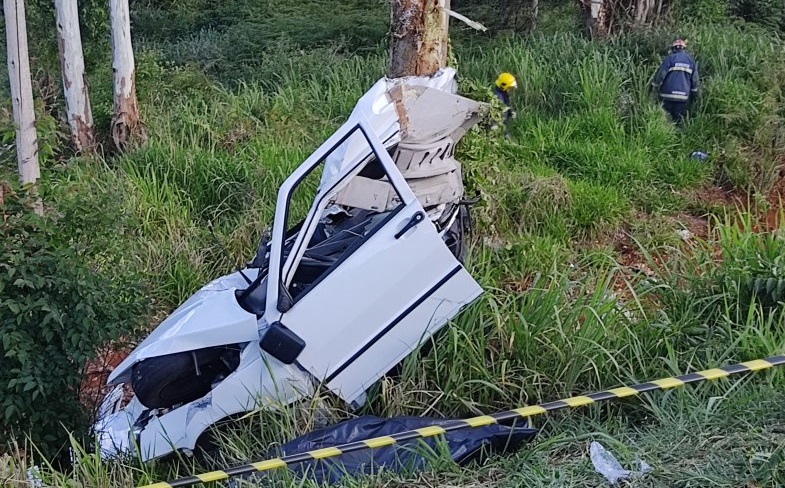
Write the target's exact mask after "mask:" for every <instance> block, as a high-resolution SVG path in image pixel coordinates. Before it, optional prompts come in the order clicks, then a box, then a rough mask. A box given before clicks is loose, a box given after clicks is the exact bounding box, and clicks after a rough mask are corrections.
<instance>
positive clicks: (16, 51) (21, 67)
mask: <svg viewBox="0 0 785 488" xmlns="http://www.w3.org/2000/svg"><path fill="white" fill-rule="evenodd" d="M3 14H4V16H5V31H6V39H7V41H6V42H7V44H8V78H9V81H10V84H11V99H12V103H13V109H14V124H15V125H16V158H17V164H18V167H19V177H20V179H21V181H22V184H23V185H27V184H32V185H35V183H36V181H38V178H40V177H41V170H40V168H39V166H38V135H37V133H36V130H35V110H34V109H33V87H32V84H31V82H30V60H29V58H28V53H27V27H26V25H25V4H24V0H3Z"/></svg>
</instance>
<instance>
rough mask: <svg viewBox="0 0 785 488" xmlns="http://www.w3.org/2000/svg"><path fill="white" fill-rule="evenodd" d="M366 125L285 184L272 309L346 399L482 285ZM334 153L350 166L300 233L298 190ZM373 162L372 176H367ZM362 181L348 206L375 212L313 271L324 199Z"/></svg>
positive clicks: (341, 136)
mask: <svg viewBox="0 0 785 488" xmlns="http://www.w3.org/2000/svg"><path fill="white" fill-rule="evenodd" d="M367 127H368V126H367V125H365V124H364V123H363V121H356V120H355V121H350V122H349V123H347V124H346V125H345V126H344V127H342V128H341V129H340V130H339V131H338V132H336V134H335V135H334V136H333V137H331V138H330V139H329V140H328V141H327V142H326V143H325V144H324V145H323V146H322V147H321V148H319V150H317V151H316V152H315V153H314V155H313V156H312V157H311V158H309V160H308V161H306V163H305V164H303V166H301V168H300V169H299V170H298V171H296V172H295V173H294V174H293V175H292V176H291V177H290V178H289V179H288V180H287V181H286V182H285V183H284V185H283V186H282V187H281V190H280V192H279V198H278V203H279V204H278V208H277V209H276V218H275V224H274V228H273V241H272V246H271V253H270V275H269V282H268V293H267V306H266V313H265V317H266V319H267V321H268V323H271V324H272V323H275V322H278V324H277V325H279V326H280V325H283V326H284V328H285V329H288V331H291V332H293V333H294V334H296V336H298V337H299V339H301V341H302V342H304V346H302V342H301V343H300V345H301V347H302V350H299V349H298V350H297V355H296V361H297V363H299V364H300V365H301V366H302V367H303V368H305V369H306V370H308V371H309V372H310V373H311V374H313V375H314V376H315V377H316V378H317V379H318V380H321V381H323V382H324V383H325V384H326V385H327V386H328V387H329V388H330V389H331V390H333V391H335V392H336V393H337V394H338V395H339V396H341V397H342V398H343V399H344V400H346V401H348V402H352V401H354V400H355V399H357V398H359V397H360V396H361V395H362V394H363V392H364V391H365V390H366V389H367V388H368V387H370V386H371V385H372V384H373V383H374V382H375V381H376V380H378V379H379V378H380V377H381V376H382V375H383V374H384V373H386V372H387V371H388V370H389V369H390V368H392V367H393V366H394V365H395V364H397V363H398V362H399V361H401V360H402V359H403V358H404V357H405V356H407V355H408V354H409V353H410V352H411V351H412V350H414V349H415V348H416V347H417V346H418V345H419V344H421V343H422V342H423V340H425V339H427V338H428V337H430V336H431V335H432V334H433V333H434V332H435V331H436V330H438V329H439V328H441V327H442V326H443V325H444V324H445V323H446V322H447V321H448V320H449V319H451V318H452V317H453V316H455V315H456V314H457V313H458V312H459V311H460V309H461V308H462V307H464V306H465V305H467V304H468V303H470V302H471V301H473V300H474V299H475V298H476V297H478V296H479V295H480V294H481V293H482V289H481V288H480V286H479V285H478V284H477V283H476V282H475V281H474V279H473V278H472V277H471V276H470V275H469V273H468V272H467V271H466V270H465V269H464V268H463V266H461V264H460V263H459V262H458V261H457V260H456V259H455V257H454V256H453V255H452V253H450V251H449V250H448V248H447V246H446V245H445V244H444V242H443V241H442V239H441V237H440V236H439V234H438V233H437V231H436V228H435V227H434V225H433V224H432V223H431V221H430V220H429V219H428V218H427V216H426V214H425V211H424V210H423V207H422V206H421V205H420V203H419V202H418V201H417V199H416V198H415V196H414V194H413V193H412V191H411V190H410V189H409V187H408V186H407V184H406V181H405V180H404V179H403V177H402V176H401V174H400V172H399V171H398V170H397V168H396V167H395V164H394V162H393V161H392V159H391V158H390V156H389V155H388V153H387V151H386V150H385V148H384V146H383V144H382V142H381V141H380V140H379V139H378V138H377V137H376V136H375V134H374V133H373V132H372V131H371V130H369V129H368V128H367ZM335 154H340V155H341V157H344V162H345V163H346V164H345V165H344V170H343V171H341V173H340V174H339V175H338V176H337V177H335V178H333V179H332V180H331V181H329V182H327V183H326V184H325V182H322V184H321V187H320V188H319V190H318V193H317V196H316V198H315V199H314V202H313V205H312V206H311V208H310V210H309V211H308V214H307V216H306V217H305V220H304V221H303V223H302V226H301V227H300V228H299V232H298V234H297V235H296V237H290V238H289V239H288V240H287V238H286V234H287V230H286V227H287V218H288V217H291V215H290V214H291V213H296V212H294V210H293V209H291V208H290V202H292V205H293V204H294V203H295V202H294V201H293V197H292V195H293V192H294V191H296V190H297V188H298V187H300V186H301V185H302V184H303V183H304V182H305V181H307V180H308V175H309V171H311V172H312V171H315V170H316V169H318V167H319V164H320V162H323V161H324V160H325V159H326V158H328V157H334V155H335ZM370 165H375V168H376V174H377V176H376V179H373V180H371V179H369V178H366V177H364V176H363V175H364V174H365V173H368V171H366V169H367V168H369V167H370ZM381 169H383V170H384V174H385V175H384V176H382V177H379V170H381ZM371 173H373V171H371ZM358 183H359V184H365V185H367V186H366V187H365V188H366V190H367V189H368V188H370V189H371V191H370V192H369V191H365V192H363V194H362V197H361V198H360V200H359V201H361V203H358V205H360V206H361V207H362V208H356V207H352V208H351V210H350V213H354V214H356V215H365V214H364V213H358V212H366V213H369V215H372V216H374V217H373V218H372V219H371V220H372V222H371V223H370V224H368V225H367V226H366V227H365V228H363V229H362V230H359V231H354V230H352V231H351V232H355V234H356V235H355V234H351V232H350V234H351V237H352V238H353V239H354V241H353V242H352V244H351V245H349V247H348V249H347V250H346V251H345V252H344V254H342V255H341V256H340V258H339V259H337V260H336V261H335V262H333V263H331V264H329V265H327V267H324V268H323V269H322V268H318V269H319V271H318V272H317V273H315V274H314V273H311V271H310V270H311V269H312V268H311V266H312V265H314V264H315V265H316V266H321V264H319V260H318V259H313V255H312V254H311V253H315V250H316V249H318V248H319V245H318V244H316V245H314V242H316V241H317V240H318V239H317V238H316V237H315V236H316V235H317V234H318V232H317V227H318V226H319V224H320V222H324V218H325V217H324V216H325V215H326V213H325V211H326V209H328V208H331V209H334V208H335V204H336V203H341V202H345V201H351V200H352V198H351V193H352V191H351V188H354V187H353V186H352V185H354V184H358ZM355 193H356V192H355ZM347 195H349V196H347ZM343 208H346V207H343ZM289 233H291V231H290V232H289ZM334 237H335V236H334ZM306 243H308V244H306ZM309 273H310V274H309ZM298 276H306V278H298ZM307 280H310V281H307ZM305 281H307V283H305ZM304 283H305V284H304ZM298 286H299V288H298Z"/></svg>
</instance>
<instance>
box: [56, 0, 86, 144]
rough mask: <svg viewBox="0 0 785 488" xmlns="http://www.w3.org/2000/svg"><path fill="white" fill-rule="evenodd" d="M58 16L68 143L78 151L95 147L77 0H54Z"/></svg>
mask: <svg viewBox="0 0 785 488" xmlns="http://www.w3.org/2000/svg"><path fill="white" fill-rule="evenodd" d="M55 16H56V18H57V45H58V47H59V49H60V69H61V72H62V75H63V92H64V94H65V107H66V112H67V114H68V125H69V126H70V128H71V142H72V143H73V145H74V148H75V149H76V150H77V151H80V152H92V151H93V149H94V148H95V132H94V129H93V112H92V110H91V109H90V96H89V94H88V92H87V83H86V82H85V68H84V56H83V54H82V39H81V35H80V32H79V13H78V9H77V5H76V0H55Z"/></svg>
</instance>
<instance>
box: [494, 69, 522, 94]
mask: <svg viewBox="0 0 785 488" xmlns="http://www.w3.org/2000/svg"><path fill="white" fill-rule="evenodd" d="M496 86H498V87H499V88H501V89H502V91H507V90H509V89H510V88H515V87H516V86H518V82H517V81H515V77H514V76H513V75H511V74H510V73H502V74H500V75H499V77H498V78H496Z"/></svg>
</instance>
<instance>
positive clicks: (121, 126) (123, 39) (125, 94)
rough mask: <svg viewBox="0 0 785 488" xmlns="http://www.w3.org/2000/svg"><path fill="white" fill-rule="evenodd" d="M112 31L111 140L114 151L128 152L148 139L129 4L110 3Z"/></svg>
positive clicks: (116, 0)
mask: <svg viewBox="0 0 785 488" xmlns="http://www.w3.org/2000/svg"><path fill="white" fill-rule="evenodd" d="M109 20H110V23H111V27H112V70H113V71H114V116H113V118H112V129H111V132H112V140H113V141H114V144H115V147H117V149H119V150H121V151H122V150H125V149H126V148H127V147H128V146H129V145H130V144H132V143H140V142H143V141H144V139H145V134H144V128H143V126H142V124H141V121H140V119H139V102H138V101H137V99H136V81H135V73H134V51H133V46H132V45H131V19H130V14H129V11H128V0H110V1H109Z"/></svg>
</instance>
